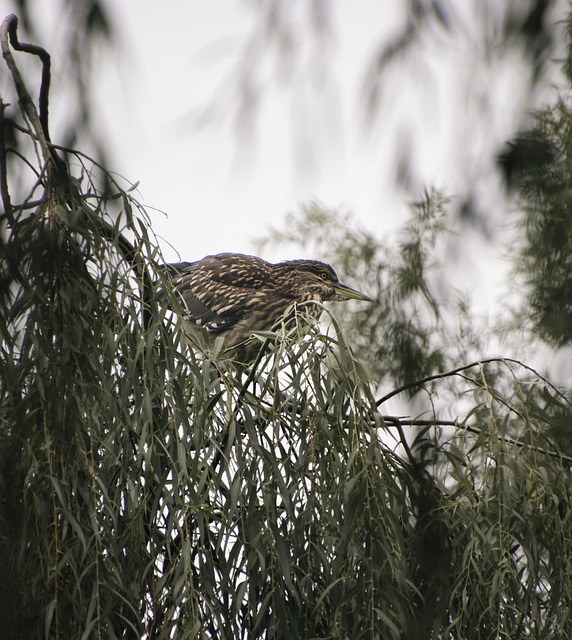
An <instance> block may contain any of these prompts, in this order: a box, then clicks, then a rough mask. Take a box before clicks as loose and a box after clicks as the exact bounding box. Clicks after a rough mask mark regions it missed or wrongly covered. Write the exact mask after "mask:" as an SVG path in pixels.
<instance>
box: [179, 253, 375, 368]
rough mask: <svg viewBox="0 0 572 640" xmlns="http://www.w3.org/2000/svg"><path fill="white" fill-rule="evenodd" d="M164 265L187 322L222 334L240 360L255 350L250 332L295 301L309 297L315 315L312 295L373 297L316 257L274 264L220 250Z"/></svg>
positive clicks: (273, 321)
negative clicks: (355, 287)
mask: <svg viewBox="0 0 572 640" xmlns="http://www.w3.org/2000/svg"><path fill="white" fill-rule="evenodd" d="M168 267H169V270H170V271H171V274H172V280H173V284H174V286H175V289H176V290H177V291H178V293H179V294H180V296H181V298H182V301H183V304H184V307H185V310H186V312H187V320H188V322H189V323H190V325H191V327H194V329H196V330H197V332H198V333H202V332H204V331H206V332H207V335H208V336H209V338H210V339H211V340H213V339H214V338H216V337H217V336H224V338H225V341H226V348H227V349H228V350H229V351H233V352H234V353H236V354H237V355H238V359H239V360H240V361H241V362H248V361H249V360H251V359H252V358H253V356H255V355H256V351H257V350H256V344H255V345H254V350H253V349H252V348H248V344H249V338H250V337H251V335H252V334H253V333H255V332H257V331H269V330H271V329H272V328H274V327H275V326H276V325H277V324H278V323H279V322H280V321H281V319H282V317H283V315H284V313H285V312H286V310H287V309H288V308H290V307H292V306H293V305H295V304H296V303H308V302H310V304H306V305H304V307H305V308H307V309H308V312H309V313H310V315H312V316H313V317H315V318H317V317H318V316H319V315H320V313H321V311H322V309H321V307H320V306H319V305H312V304H311V301H313V300H314V301H316V302H329V301H343V300H366V301H371V298H369V297H368V296H366V295H364V294H363V293H360V292H359V291H356V290H355V289H352V288H351V287H348V286H347V285H345V284H342V283H341V282H340V281H339V280H338V276H337V275H336V272H335V271H334V270H333V269H332V267H331V266H330V265H329V264H325V263H323V262H318V261H317V260H289V261H287V262H278V263H277V264H272V263H270V262H266V261H265V260H262V259H261V258H257V257H255V256H248V255H243V254H240V253H220V254H218V255H213V256H206V257H205V258H203V259H202V260H198V261H197V262H179V263H177V264H170V265H168ZM250 344H252V343H250ZM245 345H246V346H245Z"/></svg>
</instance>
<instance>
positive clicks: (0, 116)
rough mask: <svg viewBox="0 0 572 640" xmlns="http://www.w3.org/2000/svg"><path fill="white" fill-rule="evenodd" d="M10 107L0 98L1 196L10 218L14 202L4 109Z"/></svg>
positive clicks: (5, 210) (6, 213)
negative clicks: (7, 157) (10, 187)
mask: <svg viewBox="0 0 572 640" xmlns="http://www.w3.org/2000/svg"><path fill="white" fill-rule="evenodd" d="M7 106H8V105H7V104H6V103H5V102H4V101H3V100H2V98H0V194H1V195H2V205H3V206H4V213H5V215H7V216H8V217H11V216H12V201H11V199H10V191H9V190H8V163H7V161H6V139H5V135H6V121H5V119H4V109H5V108H6V107H7Z"/></svg>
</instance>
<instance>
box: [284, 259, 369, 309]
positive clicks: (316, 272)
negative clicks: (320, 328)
mask: <svg viewBox="0 0 572 640" xmlns="http://www.w3.org/2000/svg"><path fill="white" fill-rule="evenodd" d="M277 266H281V267H282V269H281V271H282V273H283V278H284V281H285V283H287V284H288V286H289V287H290V288H291V289H292V290H294V289H295V290H296V293H297V296H298V298H299V299H300V300H316V301H317V302H330V301H331V302H341V301H344V300H363V301H366V302H371V301H372V300H371V298H370V297H368V296H366V295H365V294H364V293H361V292H360V291H357V290H356V289H352V288H351V287H348V285H346V284H342V283H341V282H340V281H339V279H338V276H337V275H336V272H335V271H334V270H333V269H332V267H331V266H330V265H329V264H326V263H325V262H319V261H317V260H291V261H289V262H282V263H280V265H277Z"/></svg>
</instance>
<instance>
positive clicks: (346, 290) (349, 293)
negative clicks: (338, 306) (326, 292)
mask: <svg viewBox="0 0 572 640" xmlns="http://www.w3.org/2000/svg"><path fill="white" fill-rule="evenodd" d="M332 286H333V287H334V289H335V290H336V298H337V299H338V300H340V301H341V300H362V301H364V302H373V300H372V299H371V298H370V297H369V296H366V295H365V293H362V292H361V291H358V290H357V289H352V288H351V287H348V285H347V284H342V283H341V282H335V283H333V285H332Z"/></svg>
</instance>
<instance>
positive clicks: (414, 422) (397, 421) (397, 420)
mask: <svg viewBox="0 0 572 640" xmlns="http://www.w3.org/2000/svg"><path fill="white" fill-rule="evenodd" d="M382 417H383V420H384V422H386V423H387V424H390V425H392V426H394V427H397V429H398V431H399V430H400V429H401V428H402V427H404V426H407V427H431V426H435V427H454V428H456V429H460V430H462V431H468V432H469V433H474V434H475V435H477V436H480V435H482V433H483V430H482V429H480V428H479V427H474V426H471V425H469V424H464V423H462V422H459V421H458V420H440V419H439V418H435V419H434V420H423V419H417V418H401V417H397V416H382ZM401 433H403V431H402V430H401V431H400V436H401ZM500 439H501V440H502V441H503V442H506V443H508V444H511V445H514V446H516V447H520V448H521V449H528V450H529V451H536V452H538V453H543V454H544V455H547V456H550V457H552V458H558V459H559V460H562V461H566V462H569V463H572V457H571V456H567V455H566V454H564V453H562V452H560V451H550V450H549V449H544V448H543V447H539V446H538V445H534V444H527V443H526V442H522V441H521V440H516V439H515V438H511V437H510V436H502V437H501V438H500Z"/></svg>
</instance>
